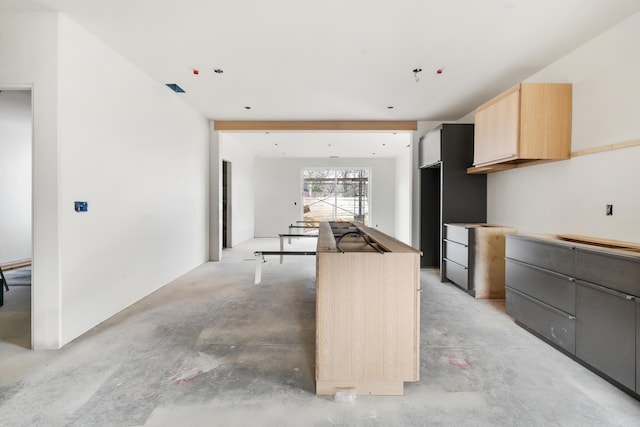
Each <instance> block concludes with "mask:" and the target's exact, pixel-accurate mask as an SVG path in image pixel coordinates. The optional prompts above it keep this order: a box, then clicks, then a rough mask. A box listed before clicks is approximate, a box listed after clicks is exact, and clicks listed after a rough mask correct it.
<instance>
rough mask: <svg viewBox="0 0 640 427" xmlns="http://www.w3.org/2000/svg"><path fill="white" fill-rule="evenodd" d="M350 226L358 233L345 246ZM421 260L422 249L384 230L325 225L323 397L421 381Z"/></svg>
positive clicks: (319, 277)
mask: <svg viewBox="0 0 640 427" xmlns="http://www.w3.org/2000/svg"><path fill="white" fill-rule="evenodd" d="M332 225H333V226H334V228H333V230H332ZM340 227H343V228H340ZM344 227H349V229H350V230H354V231H355V233H354V234H352V235H350V236H345V238H343V239H342V241H340V242H339V245H337V244H336V236H337V237H338V239H339V236H340V234H341V233H342V232H344V230H345V228H344ZM334 233H335V234H334ZM356 233H360V234H364V235H366V236H367V237H366V238H368V239H370V240H371V241H372V242H374V244H375V245H376V246H377V248H378V249H380V250H381V251H382V253H380V252H378V250H377V249H366V248H365V246H368V245H366V243H362V240H363V239H364V238H362V237H359V236H357V235H356ZM339 247H341V248H342V249H343V250H344V252H342V251H341V250H340V249H339ZM419 258H420V251H418V250H416V249H414V248H412V247H410V246H408V245H405V244H403V243H401V242H399V241H398V240H396V239H394V238H392V237H390V236H388V235H386V234H384V233H381V232H379V231H378V230H375V229H372V228H369V227H366V226H363V225H360V224H354V223H326V222H323V223H321V225H320V229H319V234H318V246H317V256H316V260H317V261H316V269H317V271H316V273H317V274H316V292H317V302H316V393H317V394H322V395H331V394H335V393H336V392H337V391H339V390H342V389H352V390H354V391H355V393H356V394H359V395H369V394H375V395H402V394H403V393H404V382H405V381H417V380H418V379H419V365H420V360H419V354H420V352H419V349H420V345H419V344H420V342H419V340H420V326H419V325H420V259H419Z"/></svg>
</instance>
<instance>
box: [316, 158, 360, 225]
mask: <svg viewBox="0 0 640 427" xmlns="http://www.w3.org/2000/svg"><path fill="white" fill-rule="evenodd" d="M369 175H370V174H369V169H306V170H304V171H303V199H304V220H305V221H358V222H362V223H364V224H365V225H367V224H368V223H369Z"/></svg>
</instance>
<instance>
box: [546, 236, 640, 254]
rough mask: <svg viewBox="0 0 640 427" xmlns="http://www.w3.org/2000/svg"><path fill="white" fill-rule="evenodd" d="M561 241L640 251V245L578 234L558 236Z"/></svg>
mask: <svg viewBox="0 0 640 427" xmlns="http://www.w3.org/2000/svg"><path fill="white" fill-rule="evenodd" d="M557 236H558V238H559V239H562V240H568V241H570V242H576V243H586V244H589V245H596V246H602V247H605V248H611V249H624V250H632V251H640V243H633V242H625V241H622V240H611V239H601V238H599V237H590V236H580V235H577V234H558V235H557Z"/></svg>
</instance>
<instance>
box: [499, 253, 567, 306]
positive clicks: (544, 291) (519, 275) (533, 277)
mask: <svg viewBox="0 0 640 427" xmlns="http://www.w3.org/2000/svg"><path fill="white" fill-rule="evenodd" d="M505 283H506V285H507V286H509V287H511V288H513V289H516V290H518V291H520V292H522V293H524V294H527V295H529V296H531V297H533V298H535V299H538V300H540V301H542V302H544V303H546V304H549V305H551V306H553V307H555V308H557V309H560V310H562V311H564V312H566V313H568V314H572V315H574V314H575V312H576V284H575V281H574V279H573V278H571V277H569V276H565V275H562V274H558V273H553V272H551V271H548V270H544V269H541V268H536V267H532V266H530V265H528V264H523V263H520V262H518V261H514V260H510V259H507V260H506V270H505Z"/></svg>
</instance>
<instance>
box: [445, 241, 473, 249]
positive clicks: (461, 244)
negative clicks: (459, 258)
mask: <svg viewBox="0 0 640 427" xmlns="http://www.w3.org/2000/svg"><path fill="white" fill-rule="evenodd" d="M442 240H444V241H445V242H448V243H455V244H456V245H460V246H464V247H465V248H468V247H469V245H465V244H464V243H460V242H456V241H455V240H449V239H442Z"/></svg>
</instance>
